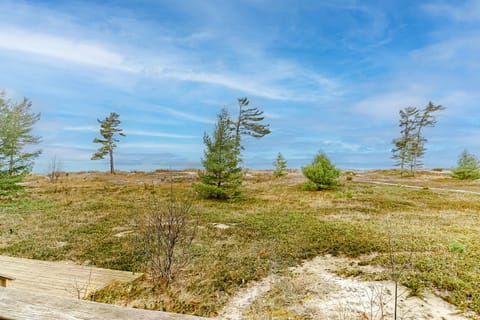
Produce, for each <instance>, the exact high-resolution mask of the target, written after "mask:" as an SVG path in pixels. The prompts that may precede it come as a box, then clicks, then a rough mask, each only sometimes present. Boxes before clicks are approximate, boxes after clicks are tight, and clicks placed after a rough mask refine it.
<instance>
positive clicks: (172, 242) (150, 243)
mask: <svg viewBox="0 0 480 320" xmlns="http://www.w3.org/2000/svg"><path fill="white" fill-rule="evenodd" d="M191 211H192V200H191V199H190V198H176V197H175V195H174V194H173V190H170V193H169V195H168V198H167V199H165V200H158V199H154V201H153V204H152V208H151V210H150V212H148V213H147V215H146V217H145V219H144V221H142V222H141V223H140V230H139V245H140V248H141V251H142V255H143V267H144V268H145V269H146V272H147V274H148V276H149V278H150V279H151V280H152V281H154V282H155V283H157V284H158V283H160V284H164V285H165V286H168V285H169V284H170V283H171V281H172V280H173V278H174V276H175V273H176V272H177V271H178V269H179V268H180V267H181V266H182V265H183V264H184V263H186V261H187V259H186V257H187V249H188V248H189V247H190V246H191V243H192V240H193V238H194V237H195V233H196V229H197V222H196V221H194V220H193V219H192V217H191Z"/></svg>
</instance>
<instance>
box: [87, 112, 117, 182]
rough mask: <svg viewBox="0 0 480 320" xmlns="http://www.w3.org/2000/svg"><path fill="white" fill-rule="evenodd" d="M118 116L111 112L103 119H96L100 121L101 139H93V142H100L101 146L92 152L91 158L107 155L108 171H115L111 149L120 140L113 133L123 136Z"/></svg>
mask: <svg viewBox="0 0 480 320" xmlns="http://www.w3.org/2000/svg"><path fill="white" fill-rule="evenodd" d="M119 117H120V116H119V115H118V114H117V113H115V112H111V113H110V115H109V116H108V117H106V118H105V119H103V120H97V121H98V123H100V135H101V136H102V137H103V139H99V138H95V139H93V143H100V144H101V146H100V148H99V149H98V151H97V152H95V153H94V154H93V156H92V160H98V159H104V158H105V156H106V155H108V158H109V161H110V173H115V168H114V165H113V150H114V149H115V148H116V147H117V144H116V142H118V141H120V140H118V139H117V138H116V137H115V135H117V134H118V135H120V136H123V137H124V136H125V134H124V133H123V132H122V131H123V129H120V128H119V125H120V120H119V119H118V118H119Z"/></svg>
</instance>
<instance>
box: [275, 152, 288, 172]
mask: <svg viewBox="0 0 480 320" xmlns="http://www.w3.org/2000/svg"><path fill="white" fill-rule="evenodd" d="M273 165H274V166H275V171H273V176H274V177H277V178H278V177H284V176H286V175H287V172H286V171H285V169H286V168H287V161H286V160H285V158H284V157H283V155H282V154H281V153H280V152H279V153H278V155H277V159H276V160H275V162H274V163H273Z"/></svg>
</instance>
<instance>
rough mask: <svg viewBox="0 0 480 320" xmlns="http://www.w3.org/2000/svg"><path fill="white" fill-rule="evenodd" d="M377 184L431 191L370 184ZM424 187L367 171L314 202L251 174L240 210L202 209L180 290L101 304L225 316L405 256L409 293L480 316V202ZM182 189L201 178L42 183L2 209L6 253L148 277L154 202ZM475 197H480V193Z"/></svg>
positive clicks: (318, 194) (421, 181)
mask: <svg viewBox="0 0 480 320" xmlns="http://www.w3.org/2000/svg"><path fill="white" fill-rule="evenodd" d="M360 178H361V179H360ZM368 179H373V180H374V179H378V180H382V179H383V180H389V181H399V182H403V184H409V183H412V184H417V185H422V186H423V187H424V188H423V189H409V188H406V187H403V186H395V185H394V186H390V185H373V184H370V183H367V182H362V181H359V180H368ZM415 179H416V180H415ZM415 179H413V178H412V179H410V180H409V178H405V179H403V178H400V176H399V175H398V174H397V173H396V172H381V171H377V172H363V173H358V174H355V175H353V179H351V180H350V179H348V180H347V179H343V180H342V182H341V186H339V187H338V188H337V189H335V190H328V191H303V190H302V182H303V181H304V180H303V178H302V177H301V175H300V174H299V173H298V172H296V173H295V172H290V173H289V175H288V176H286V177H284V178H281V179H278V178H276V179H275V178H273V177H272V174H271V172H250V173H249V174H248V178H247V181H246V182H245V183H244V185H243V187H242V196H241V197H240V198H239V199H236V200H233V201H227V202H224V201H211V200H200V199H198V200H195V201H194V210H193V218H194V219H195V220H197V221H198V230H197V236H196V238H195V240H194V242H193V245H192V247H191V248H190V250H189V254H188V257H189V261H188V264H186V265H185V267H184V268H183V269H182V270H181V272H180V273H177V276H176V278H175V279H174V281H173V283H172V285H171V286H170V287H169V288H168V289H165V288H162V287H160V286H152V285H151V284H150V283H149V282H148V281H145V280H144V279H140V280H137V281H136V282H134V283H130V284H119V283H117V284H112V285H111V286H110V287H108V288H106V289H104V290H102V291H100V292H97V293H96V299H98V300H100V301H105V302H112V303H120V304H128V305H131V306H136V307H141V308H150V309H160V310H168V311H174V312H184V313H192V314H198V315H208V316H213V315H215V314H216V313H217V312H218V311H219V310H220V309H221V307H222V306H223V305H225V304H226V302H227V301H228V299H229V298H230V297H231V296H232V295H233V294H235V292H237V291H238V290H239V288H242V287H245V286H247V284H248V283H250V282H251V281H254V280H260V279H262V278H263V277H265V276H267V275H269V274H272V273H282V272H285V271H286V270H287V268H288V267H292V266H295V265H298V264H299V263H300V262H301V261H303V260H305V259H311V258H313V257H315V256H320V255H324V254H332V255H343V256H349V257H362V259H363V263H364V264H372V265H381V266H383V267H385V268H386V269H388V268H389V267H390V266H391V259H389V257H390V253H391V252H394V257H395V261H397V263H399V264H400V263H402V261H406V260H408V262H409V267H408V268H407V269H406V271H405V273H404V275H403V276H402V278H401V282H402V283H404V284H406V285H407V286H409V287H410V288H412V292H413V293H414V294H421V292H422V290H423V289H425V288H427V289H431V290H434V291H435V292H437V293H438V294H440V295H441V296H442V297H444V298H445V299H446V300H448V301H450V302H452V303H454V304H455V305H457V306H459V307H461V308H469V309H471V310H474V311H475V312H477V313H480V293H479V292H478V288H479V287H480V267H479V266H480V264H479V263H478V262H479V261H480V237H479V236H478V235H479V234H480V233H479V232H480V225H479V223H478V221H479V212H480V196H479V195H475V194H461V193H455V192H439V191H434V190H430V189H429V188H428V186H441V187H449V188H452V189H459V188H462V186H463V184H462V182H459V181H456V180H454V179H451V178H449V175H448V173H443V172H438V171H437V172H435V173H433V172H432V173H420V174H419V175H417V177H416V178H415ZM170 180H171V181H173V184H172V186H173V190H174V192H176V193H179V194H184V193H190V192H191V184H192V182H193V181H194V173H192V172H190V173H173V174H172V173H168V172H153V173H119V174H117V175H114V176H113V175H107V174H103V173H76V174H72V173H71V174H69V175H68V176H66V175H63V176H62V177H60V179H59V181H58V182H57V183H55V184H51V183H49V182H48V180H47V179H46V178H45V177H41V176H36V177H30V178H29V180H28V181H29V187H28V195H27V196H25V197H24V198H22V199H18V200H16V201H14V202H11V201H8V202H3V203H0V221H1V224H0V254H6V255H12V256H19V257H26V258H34V259H43V260H72V261H75V262H78V263H86V262H88V263H92V264H94V265H96V266H98V267H105V268H113V269H121V270H136V269H137V268H138V263H137V262H138V261H139V259H140V256H141V252H139V250H138V249H137V246H135V232H136V231H135V230H136V227H137V225H138V221H139V219H141V218H142V216H144V215H145V214H146V213H147V212H148V210H149V208H151V206H150V204H151V202H152V199H153V198H154V197H157V198H162V197H167V196H168V193H169V192H170V183H169V181H170ZM466 186H467V187H468V189H469V190H479V191H480V187H479V185H478V183H476V182H468V183H467V185H466ZM388 276H389V275H388V273H379V274H378V278H386V277H388Z"/></svg>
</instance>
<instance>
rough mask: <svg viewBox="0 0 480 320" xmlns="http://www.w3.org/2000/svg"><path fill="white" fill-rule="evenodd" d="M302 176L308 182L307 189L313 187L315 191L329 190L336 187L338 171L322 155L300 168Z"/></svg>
mask: <svg viewBox="0 0 480 320" xmlns="http://www.w3.org/2000/svg"><path fill="white" fill-rule="evenodd" d="M302 172H303V175H304V176H305V177H306V178H307V179H308V180H310V183H309V184H308V185H309V188H311V187H312V186H313V185H312V183H313V184H314V185H315V190H321V189H330V188H332V187H335V186H337V185H338V178H339V177H340V170H339V169H337V168H335V166H334V165H333V164H332V163H331V162H330V160H329V159H328V157H327V156H326V155H325V154H324V153H319V154H317V155H316V156H315V159H314V160H313V162H312V163H311V164H310V165H308V166H305V167H303V168H302Z"/></svg>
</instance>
